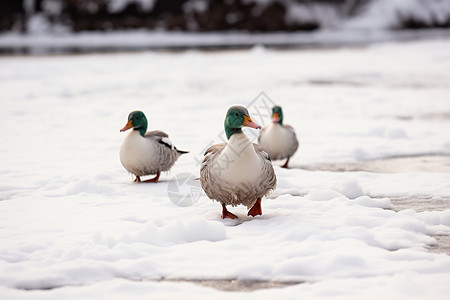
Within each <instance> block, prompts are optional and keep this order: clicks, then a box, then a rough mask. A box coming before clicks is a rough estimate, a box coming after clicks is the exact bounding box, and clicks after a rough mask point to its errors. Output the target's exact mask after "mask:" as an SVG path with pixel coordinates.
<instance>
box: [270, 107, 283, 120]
mask: <svg viewBox="0 0 450 300" xmlns="http://www.w3.org/2000/svg"><path fill="white" fill-rule="evenodd" d="M272 122H273V123H278V124H280V125H283V110H282V109H281V106H274V107H272Z"/></svg>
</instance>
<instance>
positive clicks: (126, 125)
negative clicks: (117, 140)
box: [120, 120, 133, 132]
mask: <svg viewBox="0 0 450 300" xmlns="http://www.w3.org/2000/svg"><path fill="white" fill-rule="evenodd" d="M130 128H133V122H131V120H130V121H128V122H127V124H125V126H123V128H122V129H120V132H124V131H127V130H128V129H130Z"/></svg>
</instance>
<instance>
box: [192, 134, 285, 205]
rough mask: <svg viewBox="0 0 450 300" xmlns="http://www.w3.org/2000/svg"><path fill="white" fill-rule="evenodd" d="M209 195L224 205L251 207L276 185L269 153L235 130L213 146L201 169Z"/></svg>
mask: <svg viewBox="0 0 450 300" xmlns="http://www.w3.org/2000/svg"><path fill="white" fill-rule="evenodd" d="M200 183H201V185H202V188H203V190H204V191H205V193H206V195H207V196H208V197H209V198H211V199H213V200H216V201H219V202H221V203H223V204H225V205H232V206H236V205H238V204H243V205H246V206H247V207H248V208H250V207H252V206H253V205H254V204H255V202H256V200H257V199H258V198H262V197H263V196H265V195H267V194H268V193H270V192H271V191H272V190H273V189H274V188H275V187H276V176H275V172H274V170H273V167H272V163H271V161H270V158H269V156H268V155H267V153H265V152H264V151H263V150H262V149H261V148H260V147H259V146H258V145H256V144H252V143H251V142H250V141H249V139H248V138H247V136H246V135H245V134H244V133H238V134H233V135H232V136H231V137H230V139H229V141H228V144H226V143H222V144H217V145H214V146H212V147H210V148H209V149H208V150H207V152H206V153H205V158H204V160H203V163H202V166H201V169H200Z"/></svg>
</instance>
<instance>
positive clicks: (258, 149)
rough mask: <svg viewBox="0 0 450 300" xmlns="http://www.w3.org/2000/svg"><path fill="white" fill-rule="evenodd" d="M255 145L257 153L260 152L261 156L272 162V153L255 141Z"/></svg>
mask: <svg viewBox="0 0 450 300" xmlns="http://www.w3.org/2000/svg"><path fill="white" fill-rule="evenodd" d="M253 147H255V150H256V153H258V155H259V156H262V157H263V158H265V159H267V160H268V161H270V162H271V161H272V159H270V155H269V154H268V153H267V152H266V151H264V150H263V148H261V146H260V145H258V144H255V143H253Z"/></svg>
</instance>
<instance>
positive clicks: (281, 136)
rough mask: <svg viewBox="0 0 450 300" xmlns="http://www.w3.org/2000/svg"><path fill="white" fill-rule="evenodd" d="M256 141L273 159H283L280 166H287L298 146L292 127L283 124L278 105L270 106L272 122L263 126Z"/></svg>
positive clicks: (281, 112)
mask: <svg viewBox="0 0 450 300" xmlns="http://www.w3.org/2000/svg"><path fill="white" fill-rule="evenodd" d="M258 143H259V145H260V146H261V148H263V149H264V150H265V151H267V153H269V155H270V158H272V159H273V160H279V159H285V158H287V160H286V162H285V163H284V165H283V166H281V167H282V168H288V163H289V159H290V158H291V156H292V155H294V153H295V151H297V148H298V140H297V137H296V135H295V131H294V128H292V126H289V125H283V110H282V109H281V107H280V106H274V107H273V108H272V124H270V125H269V126H267V127H264V128H263V130H261V134H260V135H259V138H258Z"/></svg>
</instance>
